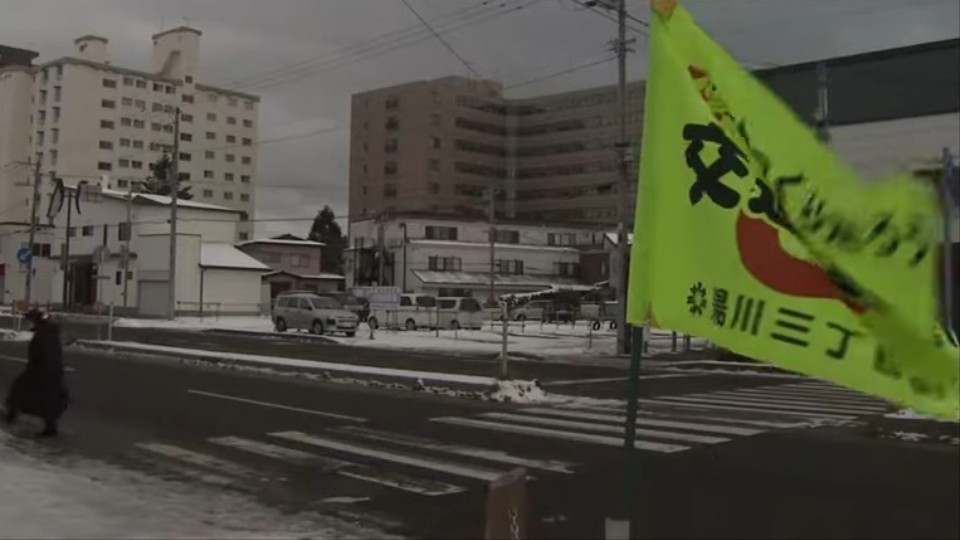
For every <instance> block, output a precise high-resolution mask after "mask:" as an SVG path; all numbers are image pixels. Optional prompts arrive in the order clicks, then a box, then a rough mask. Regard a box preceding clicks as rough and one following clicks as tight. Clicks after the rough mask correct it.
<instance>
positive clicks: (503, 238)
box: [493, 229, 520, 244]
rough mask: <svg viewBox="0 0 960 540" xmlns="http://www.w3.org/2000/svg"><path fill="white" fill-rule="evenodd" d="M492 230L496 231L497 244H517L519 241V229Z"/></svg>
mask: <svg viewBox="0 0 960 540" xmlns="http://www.w3.org/2000/svg"><path fill="white" fill-rule="evenodd" d="M493 232H495V233H496V236H495V238H496V240H495V241H496V242H497V243H498V244H519V243H520V231H509V230H505V229H496V230H495V231H493Z"/></svg>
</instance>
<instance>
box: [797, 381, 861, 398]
mask: <svg viewBox="0 0 960 540" xmlns="http://www.w3.org/2000/svg"><path fill="white" fill-rule="evenodd" d="M785 386H788V387H792V388H794V389H796V390H803V391H806V392H816V393H818V394H823V395H837V396H844V397H845V396H850V395H855V396H859V397H872V396H868V395H867V394H864V393H862V392H857V391H856V390H850V389H849V388H844V387H842V386H836V385H819V384H791V385H785ZM876 399H879V398H876Z"/></svg>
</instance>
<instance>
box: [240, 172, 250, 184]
mask: <svg viewBox="0 0 960 540" xmlns="http://www.w3.org/2000/svg"><path fill="white" fill-rule="evenodd" d="M240 181H241V182H242V183H244V184H249V183H250V176H249V175H246V174H244V175H241V176H240Z"/></svg>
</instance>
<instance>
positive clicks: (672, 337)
mask: <svg viewBox="0 0 960 540" xmlns="http://www.w3.org/2000/svg"><path fill="white" fill-rule="evenodd" d="M670 350H671V351H672V352H677V333H676V332H671V333H670Z"/></svg>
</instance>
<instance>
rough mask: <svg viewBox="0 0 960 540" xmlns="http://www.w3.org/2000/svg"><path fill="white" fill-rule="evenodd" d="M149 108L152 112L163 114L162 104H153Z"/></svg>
mask: <svg viewBox="0 0 960 540" xmlns="http://www.w3.org/2000/svg"><path fill="white" fill-rule="evenodd" d="M151 108H152V112H163V103H154V104H153V105H152V106H151Z"/></svg>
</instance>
